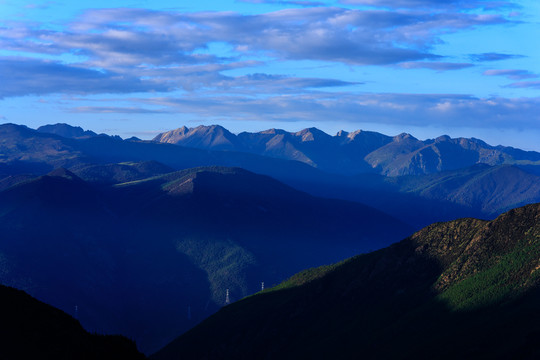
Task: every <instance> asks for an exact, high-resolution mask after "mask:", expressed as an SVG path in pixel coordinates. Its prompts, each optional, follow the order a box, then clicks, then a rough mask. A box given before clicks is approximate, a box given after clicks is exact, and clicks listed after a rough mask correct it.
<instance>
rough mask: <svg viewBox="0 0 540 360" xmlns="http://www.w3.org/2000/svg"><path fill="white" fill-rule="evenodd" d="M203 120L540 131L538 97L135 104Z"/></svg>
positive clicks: (189, 99)
mask: <svg viewBox="0 0 540 360" xmlns="http://www.w3.org/2000/svg"><path fill="white" fill-rule="evenodd" d="M133 101H135V102H136V103H144V104H147V105H148V106H152V107H160V108H162V109H168V111H170V112H172V113H181V114H190V116H192V117H193V118H195V119H196V118H199V119H201V120H204V119H210V118H219V119H223V120H227V121H283V122H297V121H310V122H313V123H314V124H316V123H317V122H321V123H324V122H328V121H329V119H334V120H335V121H339V122H343V121H344V122H348V123H353V124H354V123H366V122H369V123H379V124H388V125H396V126H402V127H406V126H435V127H437V126H439V127H448V126H451V127H475V128H500V129H505V128H514V129H516V128H528V129H535V130H540V97H536V98H516V99H508V98H499V97H490V98H479V97H474V96H471V95H459V94H374V93H362V94H351V93H345V92H343V93H338V94H335V93H324V92H317V93H309V94H299V95H287V94H285V95H269V96H265V97H260V96H242V95H227V96H225V95H215V96H205V97H201V96H182V97H155V98H152V99H147V98H140V99H133Z"/></svg>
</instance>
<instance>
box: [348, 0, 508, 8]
mask: <svg viewBox="0 0 540 360" xmlns="http://www.w3.org/2000/svg"><path fill="white" fill-rule="evenodd" d="M339 2H340V3H341V4H346V5H363V6H374V7H383V8H397V9H414V8H422V9H437V8H440V9H448V8H450V9H452V8H461V9H463V8H464V9H475V8H483V9H496V8H501V7H512V8H514V7H516V5H515V4H513V3H512V1H504V0H340V1H339Z"/></svg>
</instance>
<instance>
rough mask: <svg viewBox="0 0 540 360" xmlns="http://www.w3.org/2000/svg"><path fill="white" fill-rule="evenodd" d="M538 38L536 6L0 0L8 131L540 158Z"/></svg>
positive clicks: (3, 112) (496, 0)
mask: <svg viewBox="0 0 540 360" xmlns="http://www.w3.org/2000/svg"><path fill="white" fill-rule="evenodd" d="M539 39H540V1H537V0H332V1H322V0H321V1H311V0H219V1H208V0H198V1H179V0H176V1H173V0H153V1H150V0H148V1H144V0H140V1H138V0H108V1H104V0H93V1H45V0H44V1H35V0H34V1H25V0H0V123H6V122H10V123H16V124H24V125H27V126H29V127H31V128H36V127H38V126H41V125H44V124H53V123H68V124H71V125H74V126H81V127H83V128H85V129H90V130H93V131H96V132H99V133H101V132H104V133H108V134H116V135H120V136H121V137H123V138H126V137H130V136H137V137H139V138H142V139H151V138H153V137H154V136H155V135H156V134H158V133H160V132H163V131H167V130H171V129H175V128H178V127H181V126H183V125H185V126H188V127H195V126H198V125H201V124H203V125H211V124H220V125H223V126H225V127H226V128H227V129H229V130H230V131H232V132H235V133H238V132H241V131H261V130H265V129H269V128H281V129H285V130H288V131H298V130H301V129H303V128H306V127H317V128H319V129H321V130H323V131H325V132H327V133H329V134H335V133H336V132H337V131H339V130H341V129H343V130H346V131H354V130H357V129H363V130H370V131H378V132H382V133H384V134H387V135H397V134H399V133H402V132H407V133H410V134H412V135H413V136H415V137H417V138H419V139H426V138H434V137H437V136H440V135H442V134H447V135H450V136H452V137H476V138H480V139H483V140H485V141H487V142H488V143H490V144H492V145H498V144H502V145H507V146H514V147H519V148H522V149H526V150H535V151H540V61H539V60H540V40H539Z"/></svg>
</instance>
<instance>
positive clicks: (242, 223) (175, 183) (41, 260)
mask: <svg viewBox="0 0 540 360" xmlns="http://www.w3.org/2000/svg"><path fill="white" fill-rule="evenodd" d="M155 165H156V164H137V166H136V169H139V170H140V171H141V172H139V173H136V174H135V178H132V177H131V175H130V176H126V179H128V181H127V182H123V183H117V184H114V185H110V184H108V183H102V182H97V183H89V182H87V181H84V180H83V179H81V178H80V177H79V176H77V175H76V174H75V173H74V172H71V171H69V170H66V169H61V168H60V169H56V170H54V171H53V172H50V173H49V174H47V175H44V176H40V177H37V178H34V179H29V180H28V179H26V180H24V181H22V182H20V183H17V184H15V185H12V186H10V187H8V188H7V189H5V190H3V191H0V232H1V233H2V241H1V242H0V269H2V271H0V283H2V284H5V285H10V286H13V287H16V288H19V289H23V290H25V291H27V292H28V293H29V294H31V295H32V296H35V297H36V298H38V299H39V300H42V301H45V302H47V303H49V304H51V305H53V306H55V307H58V308H60V309H62V310H64V311H67V312H69V313H72V311H73V309H74V307H75V306H77V307H78V309H79V314H78V318H79V320H80V321H81V323H82V324H83V326H85V328H87V329H89V330H91V331H99V332H102V333H121V334H124V335H126V336H128V337H130V338H132V339H134V340H136V341H137V344H138V346H140V348H141V350H143V351H144V352H147V353H148V352H153V351H155V350H157V349H159V348H160V347H161V346H163V345H164V344H165V343H166V342H168V341H170V340H171V339H172V338H173V337H174V336H176V335H177V334H179V333H181V332H183V331H185V330H187V329H188V328H190V327H191V326H193V325H194V324H195V323H196V322H198V321H200V320H202V319H203V318H204V317H206V316H208V315H210V314H211V313H213V312H214V311H216V310H217V309H218V308H219V307H220V306H222V305H223V304H224V302H225V291H226V289H229V291H230V298H231V300H232V301H234V300H237V299H240V298H242V297H244V296H246V295H249V294H252V293H254V292H255V291H257V290H258V289H259V288H260V282H262V281H265V282H266V283H267V284H268V285H271V284H275V283H278V282H279V281H281V280H283V279H284V278H286V277H288V276H290V275H291V274H293V273H294V272H297V271H299V270H301V269H302V268H305V267H311V266H315V265H321V264H325V263H330V262H334V261H337V260H339V259H342V258H345V257H348V256H351V255H353V254H356V253H358V252H366V251H369V250H370V249H376V248H380V247H383V246H386V245H388V244H389V243H392V242H394V241H397V240H399V239H400V238H402V237H404V236H406V235H407V234H408V233H410V232H411V231H412V229H411V228H410V227H409V226H408V225H406V224H404V223H402V222H400V221H399V220H397V219H395V218H392V217H391V216H389V215H386V214H384V213H382V212H380V211H377V210H375V209H373V208H370V207H368V206H365V205H362V204H358V203H354V202H347V201H342V200H332V199H322V198H316V197H313V196H311V195H309V194H306V193H303V192H300V191H298V190H295V189H293V188H291V187H289V186H287V185H284V184H282V183H280V182H278V181H277V180H274V179H272V178H270V177H267V176H263V175H257V174H254V173H251V172H248V171H246V170H243V169H238V168H223V167H200V168H195V169H186V170H181V171H177V172H169V173H166V174H163V175H153V176H150V177H146V178H143V179H140V178H139V176H140V175H141V174H142V173H144V171H143V170H145V169H146V170H148V169H155V168H156V166H155ZM122 166H135V165H133V164H132V165H126V164H124V165H122ZM99 169H102V170H103V171H105V172H106V173H108V171H109V170H110V167H105V168H103V167H101V166H98V167H97V168H96V169H94V170H93V172H92V174H93V175H92V176H93V177H95V174H96V173H99ZM157 169H158V170H161V169H162V168H161V167H157ZM86 170H88V169H86ZM86 170H85V172H84V173H86V174H87V173H88V172H86ZM381 229H382V230H381ZM188 309H189V311H188Z"/></svg>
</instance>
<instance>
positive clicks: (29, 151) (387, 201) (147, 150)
mask: <svg viewBox="0 0 540 360" xmlns="http://www.w3.org/2000/svg"><path fill="white" fill-rule="evenodd" d="M60 125H61V126H59V125H58V124H57V125H53V126H52V127H53V128H57V127H60V128H65V127H66V126H67V127H69V125H65V124H60ZM70 131H73V132H76V133H80V129H79V130H78V129H77V128H76V127H73V129H71V130H70ZM177 133H178V134H177V135H178V136H187V135H188V134H190V133H191V134H192V135H190V136H189V138H188V139H189V141H190V142H192V143H190V146H197V147H203V149H198V148H195V147H185V146H177V145H174V144H169V143H158V142H152V141H142V140H139V139H134V138H131V139H126V140H122V139H120V138H119V137H117V136H107V135H103V134H101V135H98V136H93V137H89V138H66V137H62V136H60V135H57V134H49V133H43V132H40V131H37V130H33V129H30V128H27V127H25V126H21V125H14V124H4V125H0V188H6V187H9V186H11V185H14V184H16V183H17V182H20V181H24V180H25V179H30V178H32V176H34V177H35V176H39V175H43V174H46V173H48V172H50V171H51V170H53V169H55V168H58V167H64V168H67V169H70V170H71V171H72V172H73V173H75V174H76V175H77V176H80V177H81V178H83V179H85V180H87V181H89V182H94V183H101V184H114V183H121V182H127V181H135V180H141V179H144V178H147V177H149V176H153V175H160V174H164V173H167V172H171V171H175V170H181V169H186V168H193V167H198V166H230V167H240V168H244V169H247V170H249V171H252V172H255V173H259V174H264V175H269V176H272V177H274V178H276V179H278V180H280V181H282V182H284V183H286V184H288V185H290V186H293V187H295V188H297V189H299V190H302V191H307V192H309V193H311V194H313V195H316V196H323V197H332V198H339V199H344V200H352V201H357V202H361V203H365V204H367V205H370V206H372V207H375V208H377V209H379V210H381V211H383V212H386V213H389V214H391V215H392V216H394V217H397V218H399V219H401V220H402V221H405V222H407V223H409V224H411V225H413V226H414V227H415V228H417V229H420V228H421V227H423V226H426V225H428V224H430V223H432V222H436V221H445V220H451V219H456V218H460V217H466V216H473V217H479V218H493V217H495V216H497V215H498V214H500V213H502V212H504V211H506V210H508V209H510V208H512V207H515V206H522V205H525V204H527V203H533V202H538V201H540V192H539V189H538V186H537V183H538V182H540V178H539V175H540V165H534V164H536V163H537V162H535V161H534V159H535V156H537V155H538V153H534V152H524V151H522V150H519V149H512V148H507V147H506V148H503V149H504V151H505V152H506V153H508V154H510V155H509V156H510V158H508V156H507V155H505V156H502V157H494V158H493V157H490V156H488V155H489V154H491V153H493V151H495V152H497V151H499V150H497V148H499V147H491V148H489V145H486V144H485V143H484V142H482V141H480V140H477V139H461V140H460V139H450V138H449V137H445V136H443V137H440V138H438V139H435V140H430V141H424V142H421V141H419V140H417V139H414V138H413V137H412V136H410V135H406V134H402V135H399V136H396V137H394V138H391V137H388V136H386V135H382V134H378V133H374V132H368V131H355V132H351V133H347V132H345V131H340V132H339V133H338V134H337V135H336V136H330V135H327V134H325V133H324V132H322V131H320V130H317V129H315V128H310V129H306V130H303V131H301V132H298V133H288V132H286V131H284V130H276V129H271V130H267V131H263V132H260V133H255V134H253V133H241V134H239V135H238V136H235V135H233V134H230V133H229V132H227V130H226V129H223V128H221V127H218V126H213V127H205V126H199V127H196V128H193V129H188V128H181V129H179V130H178V131H177ZM201 134H202V135H201ZM220 134H221V135H222V134H225V135H223V136H221V135H220ZM169 135H171V134H169ZM203 135H204V136H203ZM171 136H172V135H171ZM174 138H175V137H174V136H172V137H171V138H170V139H169V140H171V141H174ZM241 140H242V141H244V143H249V144H250V146H251V150H249V149H248V152H240V151H233V150H226V149H232V148H234V147H238V146H240V145H241V144H240V142H241ZM186 141H187V140H186ZM197 141H198V142H197ZM296 143H298V144H299V145H298V144H297V145H298V146H297V145H295V144H296ZM428 143H429V144H428ZM217 144H219V146H220V148H221V149H224V150H219V151H218V150H207V149H208V148H210V149H211V148H213V147H216V146H218V145H217ZM426 144H427V145H426ZM460 144H461V145H460ZM242 146H243V145H242ZM297 148H298V149H300V148H301V150H302V151H300V150H298V149H297ZM446 148H449V149H450V150H448V149H447V150H448V151H439V150H440V149H443V150H444V149H446ZM468 148H472V149H473V150H467V149H468ZM488 148H489V149H488ZM456 149H457V150H456ZM474 149H476V150H474ZM478 149H480V150H481V151H480V150H478ZM482 149H483V150H482ZM486 149H487V150H486ZM477 150H478V152H476V151H477ZM434 151H439V152H440V153H441V154H443V156H442V158H444V159H447V160H445V161H446V164H447V165H445V166H446V167H450V168H451V167H458V169H453V170H445V171H438V170H437V169H438V168H445V166H442V165H441V166H438V165H437V164H439V162H438V161H439V160H437V161H431V160H429V159H432V160H433V159H435V160H436V159H437V156H438V155H437V156H435V157H430V156H429V154H432V153H433V152H434ZM257 153H265V154H266V155H258V154H257ZM306 154H307V155H306ZM366 154H367V155H366ZM448 154H450V155H451V156H450V155H448ZM452 154H454V155H452ZM456 154H457V155H456ZM471 154H472V156H471ZM535 154H536V155H535ZM308 155H309V156H308ZM279 157H282V158H279ZM287 158H295V159H297V160H286V159H287ZM415 158H421V159H423V160H422V161H420V162H418V161H416V162H415V161H413V160H414V159H415ZM442 158H441V159H442ZM313 159H315V160H316V161H314V160H313ZM366 159H369V161H371V162H372V164H373V165H375V168H373V167H372V165H369V163H368V162H367V161H366ZM452 159H453V160H452ZM460 159H464V161H461V160H460ZM477 159H482V161H485V162H491V163H497V162H501V161H503V162H509V163H516V164H514V165H513V166H508V165H509V164H502V165H487V164H482V163H478V164H477V163H476V162H477V161H478V160H477ZM493 159H495V160H493ZM497 159H498V160H497ZM516 159H521V160H516ZM450 160H451V161H450ZM442 163H443V162H441V164H442ZM470 163H473V165H467V164H470ZM310 164H311V165H310ZM411 164H412V165H411ZM415 164H416V165H415ZM430 164H431V165H430ZM448 164H451V165H452V166H449V165H448ZM315 165H316V166H318V168H315V167H314V166H315ZM417 165H418V166H419V167H417ZM432 165H433V166H432ZM411 166H412V167H411ZM482 166H483V167H482ZM487 166H491V167H493V168H494V169H493V170H489V169H488V168H487ZM415 167H417V170H418V171H413V172H420V173H421V174H419V175H401V176H386V175H384V174H377V173H373V172H374V171H375V172H377V171H381V172H383V173H389V174H390V173H391V174H398V173H401V172H405V173H408V172H410V171H409V170H407V169H414V168H415ZM322 168H324V169H326V170H327V171H321V170H320V169H322ZM503 168H504V169H503ZM377 169H379V170H377ZM381 169H382V170H381ZM404 169H405V170H407V171H404ZM425 169H428V170H429V169H431V170H429V171H435V172H434V173H430V174H424V172H425V171H426V170H425ZM481 169H483V170H481ZM522 170H524V171H525V172H523V171H522ZM333 171H335V172H333ZM347 172H350V173H357V172H360V174H356V175H351V174H346V173H347Z"/></svg>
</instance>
